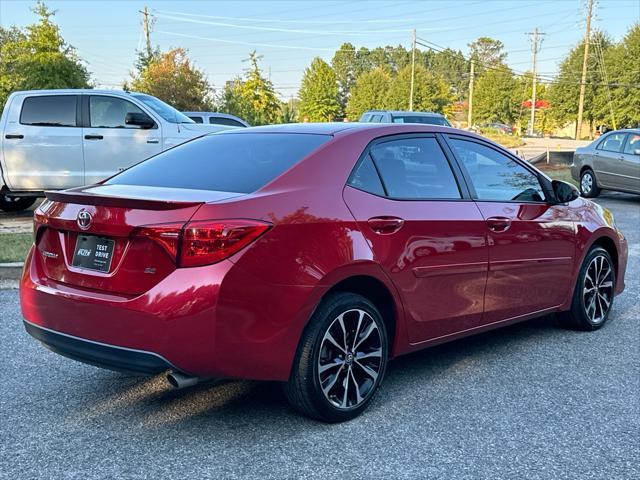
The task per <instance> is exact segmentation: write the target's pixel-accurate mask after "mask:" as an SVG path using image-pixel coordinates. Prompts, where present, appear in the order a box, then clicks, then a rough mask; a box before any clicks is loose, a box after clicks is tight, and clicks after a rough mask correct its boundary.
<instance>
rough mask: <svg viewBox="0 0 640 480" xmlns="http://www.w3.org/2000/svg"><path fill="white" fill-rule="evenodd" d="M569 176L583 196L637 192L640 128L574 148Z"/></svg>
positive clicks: (639, 174)
mask: <svg viewBox="0 0 640 480" xmlns="http://www.w3.org/2000/svg"><path fill="white" fill-rule="evenodd" d="M571 176H572V177H573V178H574V179H575V180H577V181H578V182H579V184H580V192H581V193H582V196H583V197H596V196H598V194H599V193H600V190H602V189H607V190H616V191H619V192H628V193H640V129H637V128H636V129H629V130H615V131H613V132H608V133H606V134H605V135H603V136H601V137H600V138H598V139H597V140H594V141H593V142H591V143H590V144H589V145H587V146H586V147H582V148H578V149H576V153H575V154H574V155H573V163H572V164H571Z"/></svg>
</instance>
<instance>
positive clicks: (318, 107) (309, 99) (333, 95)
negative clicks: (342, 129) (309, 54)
mask: <svg viewBox="0 0 640 480" xmlns="http://www.w3.org/2000/svg"><path fill="white" fill-rule="evenodd" d="M298 96H299V97H300V116H302V117H303V118H307V119H309V121H311V122H327V121H329V122H330V121H332V120H334V119H335V118H336V117H338V115H339V114H340V100H339V91H338V82H337V79H336V74H335V73H334V71H333V69H332V68H331V66H329V64H328V63H327V62H325V61H324V60H322V59H321V58H318V57H316V58H315V59H314V60H313V61H312V62H311V65H310V66H309V68H307V69H306V70H305V72H304V76H303V77H302V85H301V86H300V91H299V93H298Z"/></svg>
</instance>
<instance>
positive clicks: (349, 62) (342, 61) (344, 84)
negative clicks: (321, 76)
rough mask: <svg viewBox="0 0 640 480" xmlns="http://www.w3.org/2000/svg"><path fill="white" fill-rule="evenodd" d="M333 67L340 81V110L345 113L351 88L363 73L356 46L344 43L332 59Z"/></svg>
mask: <svg viewBox="0 0 640 480" xmlns="http://www.w3.org/2000/svg"><path fill="white" fill-rule="evenodd" d="M331 68H333V71H334V72H335V74H336V80H337V81H338V95H339V101H340V110H341V113H342V114H344V112H345V110H346V107H347V101H348V100H349V93H350V92H351V88H352V87H353V85H354V84H355V82H356V78H357V77H358V75H359V74H360V73H361V72H360V68H359V61H358V58H357V52H356V47H354V46H353V45H352V44H351V43H343V44H342V45H341V46H340V48H339V49H338V50H337V51H336V53H335V54H334V55H333V58H332V59H331Z"/></svg>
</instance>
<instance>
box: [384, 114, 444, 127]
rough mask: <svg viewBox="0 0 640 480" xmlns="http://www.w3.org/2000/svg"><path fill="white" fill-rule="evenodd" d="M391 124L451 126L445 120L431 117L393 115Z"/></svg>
mask: <svg viewBox="0 0 640 480" xmlns="http://www.w3.org/2000/svg"><path fill="white" fill-rule="evenodd" d="M393 123H426V124H429V125H444V126H445V127H450V126H451V124H450V123H449V122H447V119H446V118H444V117H436V116H431V115H424V116H419V115H406V116H405V115H394V116H393Z"/></svg>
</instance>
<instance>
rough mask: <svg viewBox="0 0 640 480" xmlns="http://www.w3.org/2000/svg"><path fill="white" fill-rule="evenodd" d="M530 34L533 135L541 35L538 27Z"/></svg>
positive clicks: (531, 123)
mask: <svg viewBox="0 0 640 480" xmlns="http://www.w3.org/2000/svg"><path fill="white" fill-rule="evenodd" d="M528 35H530V36H531V53H532V54H533V85H532V86H533V89H532V93H531V120H530V121H529V135H531V136H533V133H534V126H535V122H536V87H537V86H538V49H539V48H540V44H541V43H542V38H541V35H544V33H542V32H539V31H538V28H537V27H536V29H535V30H534V31H533V32H530V33H528Z"/></svg>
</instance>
